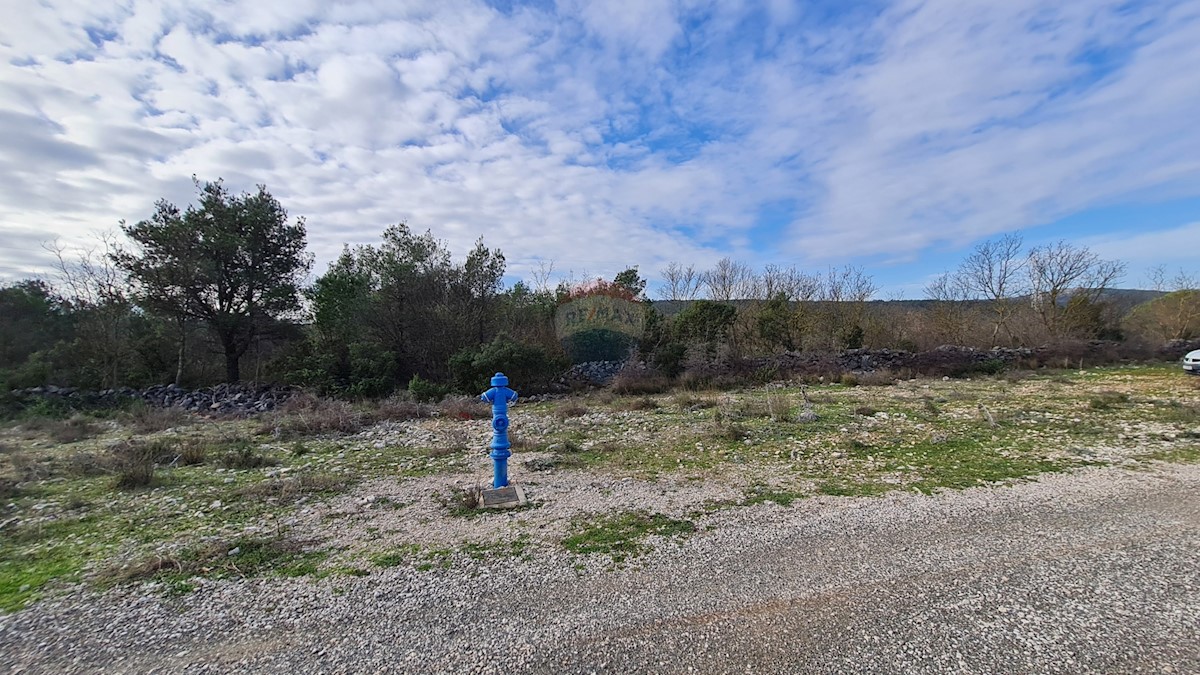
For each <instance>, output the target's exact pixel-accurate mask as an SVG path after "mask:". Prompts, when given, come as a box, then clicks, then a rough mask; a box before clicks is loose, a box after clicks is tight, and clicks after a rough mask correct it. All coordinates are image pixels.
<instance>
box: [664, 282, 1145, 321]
mask: <svg viewBox="0 0 1200 675" xmlns="http://www.w3.org/2000/svg"><path fill="white" fill-rule="evenodd" d="M1163 295H1166V293H1165V292H1163V291H1146V290H1141V289H1136V288H1110V289H1108V290H1106V291H1104V293H1103V294H1101V296H1100V299H1101V300H1103V301H1105V302H1111V303H1112V304H1113V305H1114V306H1115V307H1116V309H1117V310H1118V311H1119V312H1120V313H1122V314H1123V313H1125V312H1128V311H1129V310H1131V309H1133V308H1134V307H1136V306H1138V305H1140V304H1142V303H1143V302H1149V301H1151V300H1153V299H1155V298H1159V297H1162V296H1163ZM754 302H756V301H754V300H733V301H731V302H730V303H729V304H731V305H733V306H734V307H737V308H738V309H743V308H745V307H747V306H749V305H751V304H753V303H754ZM935 302H937V301H936V300H928V299H926V300H868V301H867V304H869V305H874V306H880V305H882V306H887V307H897V308H908V309H924V308H926V307H929V306H930V305H932V304H934V303H935ZM972 302H979V303H983V302H987V301H986V300H975V301H972ZM653 304H654V309H656V310H658V313H659V314H662V315H663V316H674V315H676V314H678V313H679V312H681V311H683V308H684V307H687V305H688V301H687V300H655V301H653Z"/></svg>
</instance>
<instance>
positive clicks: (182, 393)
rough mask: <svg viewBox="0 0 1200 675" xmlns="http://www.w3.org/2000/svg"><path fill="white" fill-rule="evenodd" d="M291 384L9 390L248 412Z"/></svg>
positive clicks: (77, 403) (269, 406)
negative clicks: (96, 389)
mask: <svg viewBox="0 0 1200 675" xmlns="http://www.w3.org/2000/svg"><path fill="white" fill-rule="evenodd" d="M296 391H297V390H296V389H295V388H294V387H285V386H279V385H265V384H218V385H216V386H215V387H205V388H203V389H184V388H183V387H177V386H175V385H174V384H159V385H155V386H153V387H148V388H146V389H133V388H130V387H121V388H119V389H103V390H100V391H90V390H85V389H76V388H74V387H56V386H54V385H46V386H44V387H33V388H30V389H18V390H14V391H12V392H9V396H10V397H12V398H13V399H15V400H16V401H17V402H20V403H23V404H26V405H28V404H32V403H34V402H36V401H37V400H38V399H43V400H58V401H62V402H63V403H66V404H68V405H70V406H72V407H91V408H106V407H116V406H119V405H121V404H124V403H127V402H128V401H130V400H133V399H140V400H141V401H143V402H145V403H146V405H149V406H153V407H156V408H172V407H175V408H182V409H183V410H187V411H190V412H198V413H212V414H221V415H252V414H256V413H262V412H267V411H270V410H274V409H275V408H276V407H278V406H279V405H281V404H282V403H283V402H284V401H286V400H287V399H288V398H290V397H291V396H292V395H293V394H294V393H296Z"/></svg>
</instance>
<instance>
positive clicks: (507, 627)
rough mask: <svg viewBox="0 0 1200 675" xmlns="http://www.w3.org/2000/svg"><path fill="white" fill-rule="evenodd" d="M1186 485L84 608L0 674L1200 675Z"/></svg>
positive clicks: (1001, 500)
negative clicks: (609, 553) (607, 559)
mask: <svg viewBox="0 0 1200 675" xmlns="http://www.w3.org/2000/svg"><path fill="white" fill-rule="evenodd" d="M1198 497H1200V466H1171V465H1158V466H1156V467H1155V468H1153V469H1152V470H1149V471H1140V472H1138V471H1127V470H1121V469H1090V470H1086V471H1082V472H1078V473H1074V474H1070V475H1052V476H1047V477H1044V478H1043V479H1042V480H1040V481H1037V482H1031V483H1023V484H1019V485H1016V486H1013V487H1006V488H981V489H973V490H966V491H961V492H950V493H946V494H942V495H938V496H935V497H924V496H920V495H913V494H894V495H890V496H887V497H883V498H875V499H870V498H867V499H845V498H818V499H811V500H804V501H802V502H797V503H796V504H794V505H793V506H792V507H791V508H782V507H778V506H775V505H771V504H764V505H759V506H754V507H743V508H735V509H728V510H723V511H719V512H717V513H716V514H713V515H712V516H709V517H706V518H705V519H703V520H702V521H701V522H700V524H701V525H702V528H703V531H702V532H700V533H698V534H697V535H695V536H693V537H691V538H689V539H687V540H684V541H682V542H680V543H673V542H660V544H659V546H658V547H657V549H656V550H655V551H654V552H653V553H652V554H649V555H647V556H645V557H643V558H639V559H638V560H637V561H636V562H635V563H634V564H632V565H630V566H626V567H623V568H615V569H614V568H611V566H605V565H602V564H599V560H591V561H588V564H584V565H578V564H577V563H579V562H580V559H578V558H574V557H571V556H569V555H567V554H566V553H557V552H545V553H539V555H538V556H537V557H536V558H535V559H533V560H507V559H506V560H502V561H497V560H491V561H487V562H472V561H469V560H465V559H464V560H461V561H457V562H456V564H455V565H454V567H453V568H452V569H450V570H432V571H418V570H415V569H412V568H410V567H394V568H387V569H379V570H374V571H373V572H372V574H371V575H370V576H368V577H362V578H355V577H336V578H326V579H323V580H320V581H312V580H306V579H294V580H281V579H257V580H249V581H241V582H224V581H222V582H208V583H203V584H201V586H200V588H199V589H198V590H197V591H195V592H193V593H191V594H188V595H186V596H182V597H177V598H163V597H160V596H159V595H157V594H155V593H153V592H151V591H150V590H149V589H147V588H145V587H125V588H120V589H116V590H114V591H110V592H108V593H106V594H103V595H98V594H95V593H93V592H90V591H86V590H82V589H80V590H76V591H72V592H71V593H69V594H68V595H65V596H62V597H59V598H56V599H53V600H49V601H45V602H42V603H39V604H38V605H35V606H34V607H32V608H29V609H27V610H24V611H22V612H19V613H17V614H13V615H8V616H4V617H0V652H2V653H3V654H4V655H5V659H4V661H3V662H0V669H4V668H7V670H8V671H9V672H53V673H59V672H162V673H176V672H193V673H227V672H286V671H291V672H302V673H316V672H326V673H334V672H381V671H382V672H422V673H427V672H456V673H457V672H488V673H491V672H555V673H559V672H567V673H574V672H579V673H587V672H631V671H637V672H690V671H703V672H710V673H711V672H716V673H724V672H788V673H794V672H830V673H834V672H837V673H842V672H913V673H919V672H981V673H983V672H986V673H991V672H1022V673H1024V672H1064V673H1066V672H1070V673H1078V672H1200V499H1198Z"/></svg>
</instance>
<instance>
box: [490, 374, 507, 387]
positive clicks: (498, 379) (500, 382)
mask: <svg viewBox="0 0 1200 675" xmlns="http://www.w3.org/2000/svg"><path fill="white" fill-rule="evenodd" d="M492 386H493V387H507V386H508V378H507V377H505V376H504V373H496V374H495V375H493V376H492Z"/></svg>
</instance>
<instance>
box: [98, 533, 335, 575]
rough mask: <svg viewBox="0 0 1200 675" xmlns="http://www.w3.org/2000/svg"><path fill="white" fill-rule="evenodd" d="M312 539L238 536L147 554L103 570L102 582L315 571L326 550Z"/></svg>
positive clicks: (297, 573) (310, 573)
mask: <svg viewBox="0 0 1200 675" xmlns="http://www.w3.org/2000/svg"><path fill="white" fill-rule="evenodd" d="M310 543H311V542H304V541H300V540H297V539H292V538H289V537H238V538H234V539H219V540H214V541H210V542H206V543H204V544H199V545H196V546H192V547H188V548H185V549H183V550H182V551H180V552H179V553H177V554H170V555H150V556H144V557H141V558H138V559H137V560H134V561H132V562H130V563H127V564H124V565H119V566H118V565H114V566H111V567H109V568H108V569H106V570H104V571H102V572H101V573H100V574H99V575H98V576H97V580H98V581H99V582H100V583H102V584H107V583H121V582H128V581H138V580H147V579H156V580H163V581H170V582H179V581H185V580H187V579H189V578H191V577H196V576H204V577H211V578H217V579H226V578H244V577H253V576H261V575H266V574H273V575H278V576H283V577H298V576H306V575H313V574H316V573H317V570H318V567H319V565H320V562H321V561H322V560H324V559H325V557H326V556H327V553H325V552H323V551H312V550H309V549H308V545H309V544H310Z"/></svg>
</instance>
